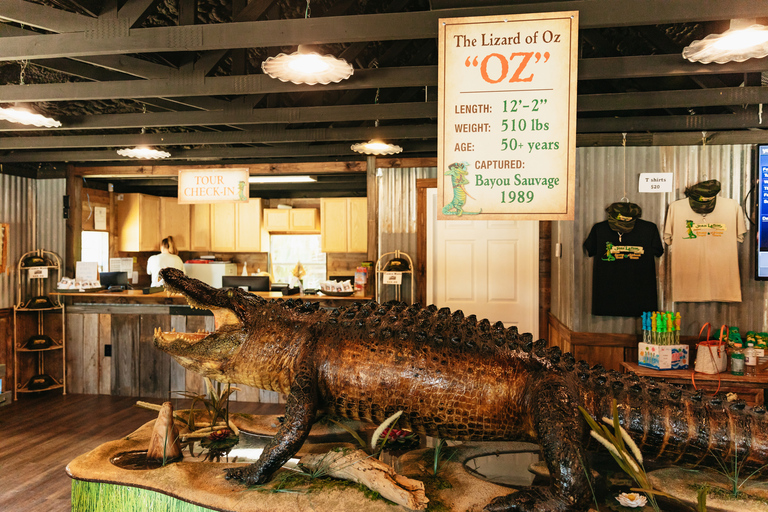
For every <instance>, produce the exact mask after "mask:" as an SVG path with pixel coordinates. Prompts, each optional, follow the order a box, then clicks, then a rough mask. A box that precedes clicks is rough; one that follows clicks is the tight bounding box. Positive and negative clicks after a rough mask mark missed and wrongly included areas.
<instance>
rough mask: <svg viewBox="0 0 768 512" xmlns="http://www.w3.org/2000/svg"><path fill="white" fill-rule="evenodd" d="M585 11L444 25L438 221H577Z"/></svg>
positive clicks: (454, 21) (440, 32)
mask: <svg viewBox="0 0 768 512" xmlns="http://www.w3.org/2000/svg"><path fill="white" fill-rule="evenodd" d="M577 34H578V12H576V11H571V12H558V13H538V14H521V15H509V16H487V17H473V18H445V19H441V20H440V25H439V27H438V35H439V57H438V64H439V66H438V69H439V71H438V73H439V74H438V80H439V82H438V83H439V87H438V104H439V105H438V180H437V182H438V191H437V195H438V202H439V203H438V204H439V207H438V212H437V218H438V219H441V220H459V219H475V220H524V219H529V220H573V218H574V197H575V179H574V177H575V154H576V63H577V53H576V49H577V42H578V37H577Z"/></svg>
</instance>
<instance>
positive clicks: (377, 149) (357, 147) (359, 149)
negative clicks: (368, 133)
mask: <svg viewBox="0 0 768 512" xmlns="http://www.w3.org/2000/svg"><path fill="white" fill-rule="evenodd" d="M378 103H379V90H378V89H376V98H375V99H374V104H376V105H378ZM374 126H376V128H378V127H379V120H378V119H377V120H376V123H375V124H374ZM349 149H351V150H352V151H355V152H356V153H362V154H364V155H396V154H398V153H400V152H402V151H403V148H402V147H400V146H397V145H395V144H389V143H387V142H384V141H382V140H378V139H371V140H369V141H368V142H358V143H357V144H352V145H351V146H350V147H349Z"/></svg>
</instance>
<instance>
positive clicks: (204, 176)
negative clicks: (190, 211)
mask: <svg viewBox="0 0 768 512" xmlns="http://www.w3.org/2000/svg"><path fill="white" fill-rule="evenodd" d="M248 175H249V172H248V169H247V168H243V169H181V170H180V171H179V189H178V202H179V204H196V203H225V202H237V201H240V202H248Z"/></svg>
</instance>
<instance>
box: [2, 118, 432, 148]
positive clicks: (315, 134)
mask: <svg viewBox="0 0 768 512" xmlns="http://www.w3.org/2000/svg"><path fill="white" fill-rule="evenodd" d="M374 137H382V138H385V139H387V140H390V139H434V138H437V125H435V124H424V125H403V126H380V127H366V128H359V127H355V128H302V129H297V130H286V129H285V127H284V126H275V127H272V126H270V127H258V128H256V129H254V130H248V131H236V132H232V131H230V132H216V133H210V132H185V133H143V134H133V135H127V134H90V135H43V136H37V137H0V151H8V150H20V149H64V148H111V147H120V146H139V145H149V146H186V145H197V144H206V145H221V144H258V143H261V144H274V143H286V142H333V141H363V140H369V139H372V138H374Z"/></svg>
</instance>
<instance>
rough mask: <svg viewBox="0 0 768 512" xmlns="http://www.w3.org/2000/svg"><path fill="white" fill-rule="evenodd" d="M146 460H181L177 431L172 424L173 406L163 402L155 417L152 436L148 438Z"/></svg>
mask: <svg viewBox="0 0 768 512" xmlns="http://www.w3.org/2000/svg"><path fill="white" fill-rule="evenodd" d="M147 458H148V459H154V460H174V459H180V458H181V443H180V442H179V429H178V428H176V425H175V424H174V422H173V405H171V402H165V403H164V404H163V406H162V407H161V408H160V413H159V414H158V415H157V420H156V421H155V427H154V429H152V436H151V437H150V438H149V448H148V449H147Z"/></svg>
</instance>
